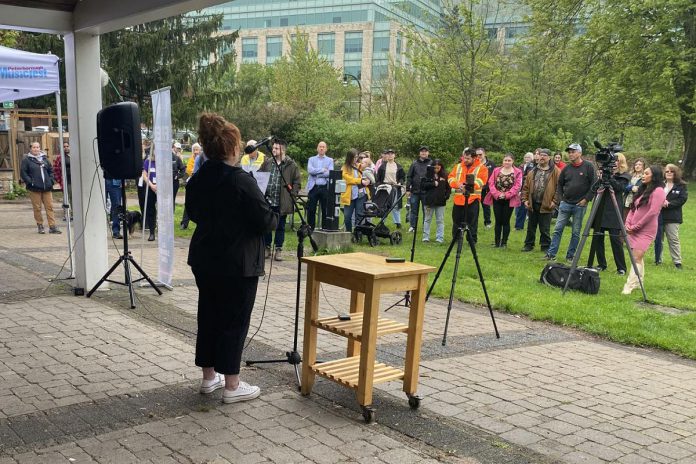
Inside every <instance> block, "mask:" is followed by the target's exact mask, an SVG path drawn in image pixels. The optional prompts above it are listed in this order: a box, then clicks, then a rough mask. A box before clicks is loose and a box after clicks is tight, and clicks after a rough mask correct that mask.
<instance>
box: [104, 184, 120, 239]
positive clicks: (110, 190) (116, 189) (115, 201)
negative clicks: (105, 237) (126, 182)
mask: <svg viewBox="0 0 696 464" xmlns="http://www.w3.org/2000/svg"><path fill="white" fill-rule="evenodd" d="M104 184H106V185H105V187H106V197H107V198H108V199H109V200H110V201H111V211H109V214H110V216H111V233H112V234H113V235H118V234H119V233H120V231H121V224H120V222H119V217H118V213H119V212H120V211H121V181H120V180H115V179H104Z"/></svg>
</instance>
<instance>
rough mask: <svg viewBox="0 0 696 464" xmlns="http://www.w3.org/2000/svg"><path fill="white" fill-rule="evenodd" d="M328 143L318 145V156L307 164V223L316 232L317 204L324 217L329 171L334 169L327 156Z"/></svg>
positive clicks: (313, 157) (331, 161) (327, 195)
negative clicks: (319, 205)
mask: <svg viewBox="0 0 696 464" xmlns="http://www.w3.org/2000/svg"><path fill="white" fill-rule="evenodd" d="M326 150H327V146H326V142H324V141H321V142H319V145H317V154H316V156H312V157H311V158H309V161H308V162H307V173H308V174H309V179H308V181H307V192H308V195H307V196H308V202H307V223H308V224H309V226H310V227H311V228H312V230H314V226H315V223H316V218H317V202H319V203H320V204H321V216H322V218H323V217H324V213H325V211H326V202H327V201H328V199H329V190H328V186H327V184H328V183H329V171H331V170H332V169H333V168H334V162H333V160H332V159H331V158H329V157H328V156H326Z"/></svg>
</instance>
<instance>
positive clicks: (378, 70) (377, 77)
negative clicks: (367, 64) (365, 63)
mask: <svg viewBox="0 0 696 464" xmlns="http://www.w3.org/2000/svg"><path fill="white" fill-rule="evenodd" d="M388 74H389V65H388V64H387V62H386V61H384V62H382V60H380V61H375V62H373V63H372V82H374V83H375V84H379V83H380V82H381V81H383V80H384V79H386V78H387V75H388Z"/></svg>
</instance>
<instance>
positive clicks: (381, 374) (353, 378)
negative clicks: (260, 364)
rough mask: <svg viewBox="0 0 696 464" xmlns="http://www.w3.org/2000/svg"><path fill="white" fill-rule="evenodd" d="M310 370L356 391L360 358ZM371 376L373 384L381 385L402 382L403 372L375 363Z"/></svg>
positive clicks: (324, 364) (340, 360)
mask: <svg viewBox="0 0 696 464" xmlns="http://www.w3.org/2000/svg"><path fill="white" fill-rule="evenodd" d="M310 369H312V371H314V372H315V373H316V374H319V375H321V376H322V377H326V378H327V379H329V380H333V381H334V382H337V383H340V384H341V385H344V386H346V387H349V388H354V389H357V388H358V384H359V382H358V379H359V378H360V356H354V357H352V358H342V359H335V360H333V361H328V362H325V363H318V364H314V365H313V366H310ZM372 375H373V377H372V382H373V383H382V382H389V381H392V380H402V379H403V378H404V371H402V370H401V369H397V368H396V367H392V366H389V365H387V364H384V363H380V362H378V361H375V362H374V371H373V374H372Z"/></svg>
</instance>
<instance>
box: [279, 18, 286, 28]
mask: <svg viewBox="0 0 696 464" xmlns="http://www.w3.org/2000/svg"><path fill="white" fill-rule="evenodd" d="M280 25H281V26H287V25H288V18H280Z"/></svg>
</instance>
